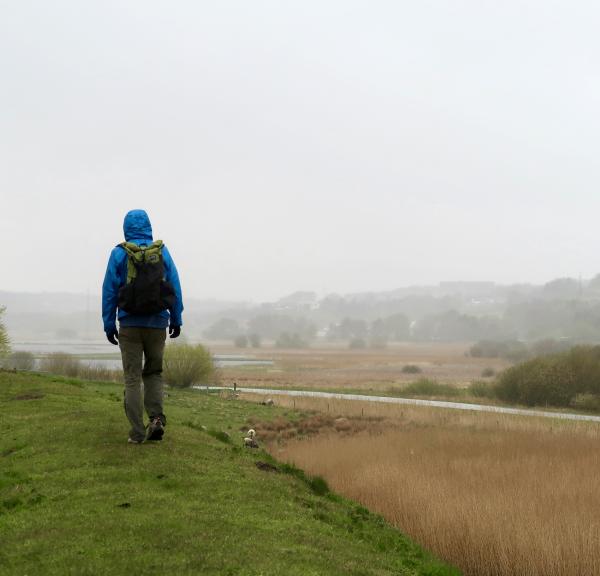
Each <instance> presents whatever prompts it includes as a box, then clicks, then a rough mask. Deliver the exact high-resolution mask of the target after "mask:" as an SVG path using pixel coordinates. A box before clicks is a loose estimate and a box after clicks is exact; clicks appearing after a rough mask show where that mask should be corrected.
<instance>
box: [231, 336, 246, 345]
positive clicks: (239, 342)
mask: <svg viewBox="0 0 600 576" xmlns="http://www.w3.org/2000/svg"><path fill="white" fill-rule="evenodd" d="M233 344H234V346H236V348H246V346H248V337H247V336H246V335H244V334H240V335H239V336H236V338H235V340H234V341H233Z"/></svg>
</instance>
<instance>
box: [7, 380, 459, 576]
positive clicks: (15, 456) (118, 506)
mask: <svg viewBox="0 0 600 576" xmlns="http://www.w3.org/2000/svg"><path fill="white" fill-rule="evenodd" d="M0 401H1V402H2V406H3V410H2V426H1V428H2V434H1V435H0V541H1V542H2V546H1V547H0V574H1V575H7V576H8V575H15V574H28V575H30V576H32V575H36V574H44V575H45V576H50V575H53V574H56V575H64V574H77V575H85V574H90V575H92V574H100V573H105V572H107V573H110V574H112V575H119V574H133V573H135V574H177V575H185V574H203V575H208V574H219V575H236V576H238V575H248V576H250V575H257V576H258V575H283V574H285V575H286V576H290V575H303V576H305V575H315V576H316V575H319V576H321V575H329V574H331V575H342V574H343V575H352V574H355V575H357V576H358V575H361V576H362V575H380V576H384V575H387V574H389V575H391V574H394V575H398V574H405V575H413V574H414V575H417V574H421V575H425V574H427V575H440V576H441V575H450V574H457V572H456V571H455V570H453V569H451V568H448V567H445V566H444V565H442V564H441V563H440V562H438V561H437V560H435V559H433V558H431V557H430V555H429V554H427V553H425V552H423V551H421V550H420V549H419V548H418V547H417V546H416V545H414V544H413V543H411V542H410V541H409V540H408V539H407V538H406V537H404V536H403V535H402V534H401V533H399V532H398V531H396V530H394V529H393V528H391V527H390V526H388V525H387V524H386V523H385V522H384V521H383V520H382V519H381V518H380V517H378V516H376V515H373V514H370V513H368V512H367V511H366V510H365V509H364V508H361V507H360V506H358V505H356V504H355V503H352V502H350V501H347V500H344V499H342V498H340V497H338V496H336V495H334V494H331V493H328V492H326V491H325V493H323V492H324V491H323V490H322V488H323V486H322V485H321V484H319V483H318V482H313V483H311V482H310V481H307V479H306V478H304V477H303V475H302V474H301V473H299V472H298V471H295V470H293V469H288V468H286V467H284V466H282V465H280V464H278V463H273V462H272V461H271V460H270V459H269V457H268V455H266V453H263V452H262V451H256V452H254V451H252V452H251V451H248V450H246V449H243V448H242V447H241V438H242V434H241V432H240V431H239V430H240V428H241V427H243V426H244V423H245V421H246V419H247V418H248V417H249V416H253V417H257V418H263V419H267V418H273V417H274V416H275V415H276V414H277V415H281V413H282V412H281V411H279V410H278V409H275V408H269V407H263V406H256V405H254V404H250V403H244V402H241V401H229V400H226V399H221V398H217V397H214V396H209V395H207V394H203V393H200V392H191V391H173V392H170V393H169V397H168V399H167V404H166V410H167V414H168V417H169V425H168V427H167V434H166V436H165V440H164V441H163V442H162V443H150V444H144V445H141V446H136V445H128V444H127V442H126V439H127V426H126V421H125V416H124V414H123V408H122V404H121V402H122V392H121V387H120V386H116V385H112V384H96V383H83V382H80V381H76V380H68V379H64V378H53V377H49V376H40V375H34V374H13V373H8V372H0ZM203 427H206V430H204V429H203ZM223 432H227V433H228V434H229V437H227V436H226V435H224V434H223ZM258 462H264V463H265V464H271V466H272V465H273V464H275V466H276V467H277V470H276V471H274V470H273V469H272V467H271V466H262V468H267V471H265V470H262V469H260V468H259V467H257V463H258Z"/></svg>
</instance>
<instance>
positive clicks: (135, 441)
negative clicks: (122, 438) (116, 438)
mask: <svg viewBox="0 0 600 576" xmlns="http://www.w3.org/2000/svg"><path fill="white" fill-rule="evenodd" d="M142 442H143V440H134V439H133V438H127V444H141V443H142Z"/></svg>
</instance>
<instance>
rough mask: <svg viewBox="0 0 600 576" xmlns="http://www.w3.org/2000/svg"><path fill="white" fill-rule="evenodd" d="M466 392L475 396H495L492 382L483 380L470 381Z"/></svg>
mask: <svg viewBox="0 0 600 576" xmlns="http://www.w3.org/2000/svg"><path fill="white" fill-rule="evenodd" d="M468 393H469V394H470V395H471V396H474V397H475V398H494V397H495V396H496V390H495V387H494V384H493V383H492V382H483V381H482V380H475V381H473V382H471V384H470V386H469V388H468Z"/></svg>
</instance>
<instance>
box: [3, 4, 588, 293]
mask: <svg viewBox="0 0 600 576" xmlns="http://www.w3.org/2000/svg"><path fill="white" fill-rule="evenodd" d="M599 21H600V5H599V4H598V3H596V2H591V1H590V2H581V1H569V2H567V1H566V0H565V1H562V2H553V1H551V0H540V1H533V0H519V1H510V0H505V1H497V2H492V1H485V0H472V1H460V0H448V1H437V2H436V1H426V0H423V1H419V2H415V1H389V2H385V1H377V0H371V1H361V2H357V1H349V0H337V1H333V0H329V1H327V0H319V1H306V0H303V1H302V2H289V1H288V2H285V1H281V0H273V1H268V2H267V1H256V0H253V1H252V2H249V1H247V0H245V1H218V2H217V1H212V2H201V1H191V0H190V1H185V2H184V1H172V2H166V1H162V2H157V1H150V0H140V1H123V0H119V1H107V0H102V1H91V0H87V1H86V2H81V1H79V0H74V1H71V2H66V1H60V0H54V1H53V2H45V1H43V0H38V1H27V0H11V1H3V0H0V72H1V79H0V82H1V84H0V86H1V90H0V201H1V202H0V229H1V231H2V241H3V245H4V250H3V258H2V259H3V263H2V273H1V275H0V290H2V289H3V290H26V291H38V290H48V291H54V290H67V291H85V290H88V289H89V290H90V291H91V292H92V293H94V292H99V290H100V284H101V282H102V278H103V275H104V269H105V265H106V260H107V257H108V253H109V250H110V249H111V247H112V246H114V245H115V244H116V243H118V242H119V241H121V239H122V227H121V226H122V220H123V215H124V214H125V212H126V211H127V210H129V209H131V208H145V209H146V210H147V211H148V213H149V215H150V218H151V220H152V222H153V226H154V231H155V237H159V238H162V239H163V240H164V241H165V242H166V243H167V245H168V246H169V248H170V250H171V252H172V253H173V256H174V258H175V261H176V263H177V265H178V268H179V270H180V274H181V277H182V283H183V288H184V293H185V294H187V295H188V296H194V297H217V298H236V299H254V300H262V299H271V298H276V297H279V296H282V295H284V294H286V293H288V292H291V291H294V290H298V289H308V290H316V291H317V292H319V293H326V292H330V291H339V292H348V291H358V290H385V289H392V288H395V287H398V286H402V285H406V284H412V283H436V282H438V281H440V280H459V279H461V280H496V281H499V282H517V281H532V282H544V281H547V280H550V279H552V278H554V277H557V276H564V275H571V276H577V275H579V274H582V275H583V276H584V277H589V276H592V275H594V274H596V273H597V272H600V226H598V222H599V220H600V173H599V168H600V158H599V154H598V151H599V150H600V146H599V144H600V142H599V140H600V114H599V109H600V65H599V64H600V63H599V62H598V60H599V57H600V35H598V33H597V26H598V22H599ZM185 294H184V295H185Z"/></svg>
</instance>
